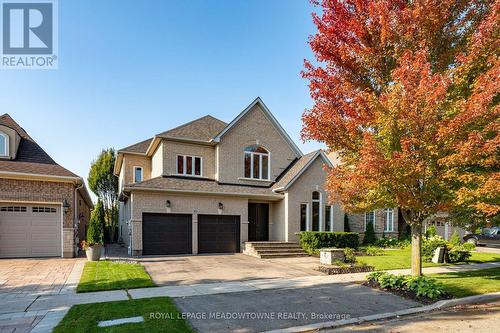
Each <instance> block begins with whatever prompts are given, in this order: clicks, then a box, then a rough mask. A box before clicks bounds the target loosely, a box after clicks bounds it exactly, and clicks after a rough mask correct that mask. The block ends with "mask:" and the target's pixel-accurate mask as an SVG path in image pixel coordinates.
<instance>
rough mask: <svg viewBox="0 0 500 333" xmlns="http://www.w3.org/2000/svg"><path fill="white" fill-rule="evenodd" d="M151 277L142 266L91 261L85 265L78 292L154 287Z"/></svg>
mask: <svg viewBox="0 0 500 333" xmlns="http://www.w3.org/2000/svg"><path fill="white" fill-rule="evenodd" d="M154 286H155V284H154V283H153V281H151V277H150V276H149V275H148V273H146V271H145V270H144V267H142V266H141V265H140V264H128V263H117V262H112V261H104V260H103V261H90V262H87V263H86V264H85V267H84V268H83V274H82V277H81V279H80V283H79V284H78V287H76V291H77V292H79V293H84V292H89V291H102V290H116V289H132V288H145V287H154Z"/></svg>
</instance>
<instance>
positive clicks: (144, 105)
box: [0, 0, 322, 178]
mask: <svg viewBox="0 0 500 333" xmlns="http://www.w3.org/2000/svg"><path fill="white" fill-rule="evenodd" d="M311 11H312V6H311V5H310V4H309V2H308V1H307V0H267V1H260V0H251V1H250V0H210V1H209V0H204V1H202V0H200V1H193V0H186V1H184V0H178V1H160V0H156V1H153V0H141V1H139V0H135V1H130V0H106V1H102V0H92V1H91V0H60V1H59V68H58V69H57V70H51V71H34V70H32V71H26V70H24V71H19V70H8V71H6V70H4V71H1V72H0V101H1V102H0V103H1V104H0V106H1V109H0V113H9V114H11V116H12V117H13V118H14V119H16V120H17V121H18V122H19V123H20V124H21V126H23V127H24V128H25V129H26V130H27V131H28V133H30V135H31V136H32V137H33V138H34V139H35V140H37V141H38V142H39V144H40V145H41V146H42V147H43V148H44V149H45V150H46V151H47V152H48V153H49V154H50V155H51V156H52V157H53V158H54V159H55V160H56V161H57V162H58V163H60V164H61V165H63V166H65V167H66V168H68V169H70V170H71V171H73V172H75V173H77V174H78V175H80V176H82V177H84V178H86V177H87V175H88V169H89V166H90V163H91V161H92V159H94V158H95V157H96V156H97V155H98V153H99V152H100V150H101V149H102V148H105V147H114V148H117V149H118V148H123V147H125V146H128V145H131V144H133V143H136V142H138V141H141V140H144V139H146V138H148V137H151V136H153V135H154V134H157V133H159V132H162V131H164V130H167V129H169V128H172V127H175V126H178V125H180V124H182V123H185V122H188V121H190V120H192V119H195V118H198V117H201V116H203V115H206V114H211V115H213V116H215V117H217V118H219V119H222V120H224V121H226V122H229V121H231V120H232V119H233V118H234V117H235V116H236V115H237V114H238V113H239V112H241V111H242V110H243V109H244V108H245V107H246V106H247V105H248V104H249V103H250V102H251V101H253V100H254V99H255V97H257V96H260V97H261V98H262V99H263V100H264V102H265V103H266V104H267V106H268V107H269V108H270V110H271V111H272V112H273V114H274V115H275V116H276V118H277V119H278V120H279V121H280V122H281V124H282V125H283V127H284V128H285V130H286V131H287V132H288V133H289V134H290V136H291V137H292V139H294V140H295V141H296V143H297V144H298V145H299V147H300V148H301V149H302V150H303V152H308V151H311V150H313V149H317V148H319V147H322V145H320V144H318V143H306V144H303V143H302V142H301V141H300V137H299V133H300V128H301V121H300V116H301V114H302V112H303V111H304V109H305V108H307V107H310V106H311V105H312V101H311V99H310V96H309V91H308V88H307V82H306V81H305V80H304V79H302V78H301V77H300V71H301V70H302V68H303V60H304V58H309V59H310V58H311V57H312V53H311V51H310V49H309V47H308V45H307V38H308V36H309V35H310V34H312V33H313V32H314V26H313V24H312V21H311Z"/></svg>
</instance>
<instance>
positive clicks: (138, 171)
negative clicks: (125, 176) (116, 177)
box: [134, 167, 143, 183]
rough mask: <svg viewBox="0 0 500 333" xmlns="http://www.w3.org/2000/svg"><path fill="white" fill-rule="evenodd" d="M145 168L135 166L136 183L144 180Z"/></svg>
mask: <svg viewBox="0 0 500 333" xmlns="http://www.w3.org/2000/svg"><path fill="white" fill-rule="evenodd" d="M142 176H143V170H142V167H134V183H140V182H142V179H143V178H142Z"/></svg>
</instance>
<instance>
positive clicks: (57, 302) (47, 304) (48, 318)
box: [0, 262, 500, 333]
mask: <svg viewBox="0 0 500 333" xmlns="http://www.w3.org/2000/svg"><path fill="white" fill-rule="evenodd" d="M498 266H500V262H494V263H484V264H474V265H459V266H445V267H428V268H424V269H423V272H424V273H425V274H434V273H447V272H459V271H470V270H478V269H485V268H493V267H498ZM390 272H391V273H395V274H399V273H401V274H409V273H410V270H409V269H400V270H392V271H390ZM75 274H76V273H75ZM366 275H367V273H356V274H343V275H330V276H328V275H326V276H306V277H300V278H293V279H261V280H252V281H236V282H226V283H207V284H192V285H180V286H166V287H154V288H141V289H130V290H128V294H127V291H125V290H114V291H102V292H92V293H80V294H76V291H75V287H76V283H75V284H74V285H71V286H68V288H66V289H65V293H60V294H57V295H33V296H32V297H31V298H29V299H27V298H23V299H17V300H16V299H15V298H14V299H9V300H8V302H7V303H8V304H4V303H5V302H4V301H2V304H1V305H0V309H1V310H2V311H3V312H4V314H2V315H0V328H1V327H2V321H4V322H5V321H10V320H15V319H19V318H29V319H25V320H26V321H29V320H31V319H33V321H32V322H31V324H33V323H35V322H38V324H36V326H34V327H35V329H34V330H33V331H32V332H36V333H41V332H50V331H51V329H52V328H53V327H55V326H56V325H57V323H58V322H59V321H60V320H61V319H62V318H63V317H64V315H65V314H66V312H67V311H68V310H69V308H70V307H71V306H72V305H75V304H86V303H99V302H111V301H120V300H127V299H129V297H130V298H134V299H140V298H149V297H161V296H169V297H189V296H202V295H215V294H224V293H239V292H247V291H258V290H271V289H297V288H308V287H314V286H320V285H324V284H332V283H349V282H356V281H363V280H364V279H365V277H366ZM6 306H8V307H6ZM9 309H11V310H10V313H6V312H8V311H9ZM31 324H30V325H31ZM27 332H29V331H27Z"/></svg>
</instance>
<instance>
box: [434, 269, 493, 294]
mask: <svg viewBox="0 0 500 333" xmlns="http://www.w3.org/2000/svg"><path fill="white" fill-rule="evenodd" d="M429 276H430V277H432V278H433V279H436V280H437V281H438V282H439V283H441V284H442V286H443V287H444V289H445V291H446V292H447V293H449V294H450V295H453V296H455V297H466V296H472V295H479V294H486V293H493V292H498V291H500V267H495V268H488V269H479V270H476V271H466V272H453V273H441V274H432V275H429Z"/></svg>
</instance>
